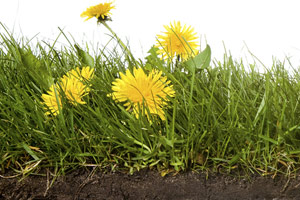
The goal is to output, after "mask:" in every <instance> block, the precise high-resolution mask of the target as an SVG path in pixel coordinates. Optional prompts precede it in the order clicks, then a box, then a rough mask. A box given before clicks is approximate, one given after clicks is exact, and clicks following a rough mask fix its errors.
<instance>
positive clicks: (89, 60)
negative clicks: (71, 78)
mask: <svg viewBox="0 0 300 200" xmlns="http://www.w3.org/2000/svg"><path fill="white" fill-rule="evenodd" d="M74 47H75V48H76V50H77V56H78V58H79V60H80V62H81V64H82V65H85V66H90V67H95V63H94V59H93V57H92V56H91V55H90V54H88V53H87V52H85V51H83V50H82V49H81V48H80V47H79V46H78V45H76V44H75V45H74Z"/></svg>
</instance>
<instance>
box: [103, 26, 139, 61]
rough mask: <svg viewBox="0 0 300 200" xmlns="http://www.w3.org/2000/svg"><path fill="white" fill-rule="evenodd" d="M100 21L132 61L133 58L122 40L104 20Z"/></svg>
mask: <svg viewBox="0 0 300 200" xmlns="http://www.w3.org/2000/svg"><path fill="white" fill-rule="evenodd" d="M100 23H101V24H103V25H104V26H105V27H106V28H107V29H108V30H109V31H110V32H111V34H112V35H113V36H114V37H115V38H116V39H117V42H118V44H120V46H121V47H122V49H123V50H124V52H126V54H127V56H130V57H131V59H132V60H133V61H134V60H135V59H134V57H133V55H132V53H131V52H130V50H129V49H128V48H127V46H126V45H125V44H124V43H123V42H122V40H121V39H120V38H119V37H118V36H117V34H116V33H115V32H114V31H113V30H112V29H111V28H110V27H109V26H108V25H107V23H106V22H105V21H101V22H100Z"/></svg>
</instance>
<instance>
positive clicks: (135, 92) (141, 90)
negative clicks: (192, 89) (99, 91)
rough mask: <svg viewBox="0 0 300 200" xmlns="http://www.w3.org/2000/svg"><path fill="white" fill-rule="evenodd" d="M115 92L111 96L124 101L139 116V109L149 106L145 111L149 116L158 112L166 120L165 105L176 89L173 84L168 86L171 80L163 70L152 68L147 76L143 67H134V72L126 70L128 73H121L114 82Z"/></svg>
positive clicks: (118, 100)
mask: <svg viewBox="0 0 300 200" xmlns="http://www.w3.org/2000/svg"><path fill="white" fill-rule="evenodd" d="M112 84H113V86H112V90H113V93H112V94H110V95H109V96H112V98H113V99H114V100H115V101H117V102H124V103H125V104H124V105H125V106H126V107H127V109H126V110H133V113H134V114H135V116H136V117H137V118H138V116H139V109H140V108H143V106H144V107H147V109H148V110H149V112H148V111H145V114H146V115H147V117H149V116H148V115H149V113H150V114H157V115H158V116H159V117H160V118H161V119H162V120H165V114H164V112H163V107H164V106H165V105H167V101H168V100H169V99H168V98H167V97H168V96H169V97H173V96H174V95H175V91H174V90H173V86H172V85H171V86H168V85H169V84H170V81H167V77H162V72H161V71H160V72H158V71H156V70H152V72H150V73H149V75H148V76H147V75H146V74H145V73H144V71H143V69H142V68H138V69H136V68H134V69H133V74H132V73H131V72H130V71H129V70H126V74H123V73H120V78H117V79H116V80H115V81H114V82H113V83H112Z"/></svg>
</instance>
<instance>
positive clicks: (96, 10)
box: [80, 2, 115, 22]
mask: <svg viewBox="0 0 300 200" xmlns="http://www.w3.org/2000/svg"><path fill="white" fill-rule="evenodd" d="M112 3H113V2H110V3H100V4H98V5H96V6H91V7H89V8H87V9H86V11H84V12H83V13H81V15H80V16H81V17H86V19H85V21H87V20H89V19H91V18H93V17H96V18H97V20H98V22H101V21H106V20H109V19H110V15H111V13H110V10H111V9H114V8H115V6H113V5H112Z"/></svg>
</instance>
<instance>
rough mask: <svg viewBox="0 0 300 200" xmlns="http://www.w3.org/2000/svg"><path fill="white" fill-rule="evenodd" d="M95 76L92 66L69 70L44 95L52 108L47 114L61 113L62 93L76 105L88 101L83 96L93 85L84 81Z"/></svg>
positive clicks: (49, 107)
mask: <svg viewBox="0 0 300 200" xmlns="http://www.w3.org/2000/svg"><path fill="white" fill-rule="evenodd" d="M93 76H94V71H93V69H92V68H90V67H83V68H82V70H81V71H80V70H79V68H78V67H77V68H76V69H75V70H74V69H73V70H71V71H69V72H67V74H66V75H64V76H63V77H62V78H60V79H59V80H58V82H57V83H56V84H53V85H52V86H51V87H50V89H49V91H48V94H43V95H42V99H43V101H44V104H45V105H46V106H47V107H48V109H49V110H50V111H48V112H46V115H50V114H53V115H54V116H56V115H57V114H58V113H59V107H58V102H59V105H60V107H61V108H62V101H61V97H62V93H63V94H64V95H65V97H66V99H67V100H69V101H70V102H71V103H72V104H74V105H77V103H78V104H85V103H86V102H84V101H83V100H82V97H84V96H86V95H87V94H88V92H89V91H90V86H91V85H86V84H84V83H85V81H89V80H90V79H92V78H93Z"/></svg>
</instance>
